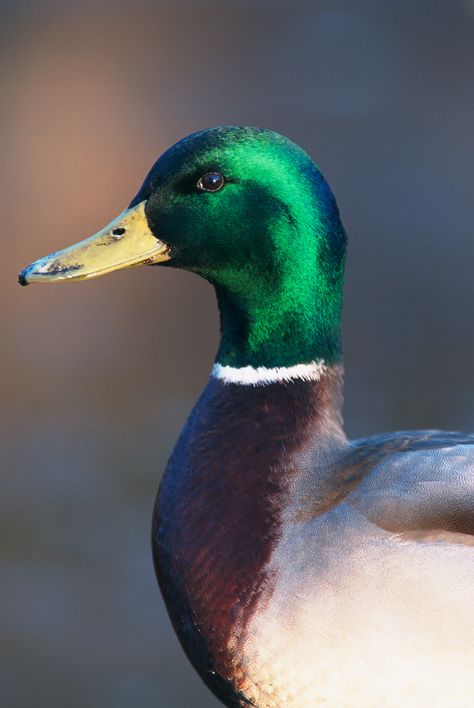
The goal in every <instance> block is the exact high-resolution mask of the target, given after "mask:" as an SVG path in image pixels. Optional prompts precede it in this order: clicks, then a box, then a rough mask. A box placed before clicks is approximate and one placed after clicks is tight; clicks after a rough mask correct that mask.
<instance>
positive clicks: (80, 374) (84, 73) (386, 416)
mask: <svg viewBox="0 0 474 708" xmlns="http://www.w3.org/2000/svg"><path fill="white" fill-rule="evenodd" d="M0 7H1V10H2V14H3V18H2V23H1V34H2V50H1V52H2V54H1V64H0V65H1V67H2V77H1V82H2V84H1V97H2V100H1V107H2V110H1V117H2V124H3V130H2V134H1V154H2V160H1V164H2V168H3V169H2V174H1V180H2V181H1V194H2V197H3V199H2V225H1V230H0V233H1V261H0V268H1V277H0V289H1V290H0V296H1V311H0V312H1V314H0V317H1V322H0V325H1V333H2V347H1V368H0V371H1V379H0V387H1V401H2V406H1V420H0V426H1V427H0V435H1V448H0V450H1V457H2V463H1V490H0V544H1V547H0V578H1V581H0V705H1V706H2V708H63V707H64V706H66V705H67V706H68V708H86V707H90V706H94V707H95V706H101V707H103V708H109V707H110V708H131V707H132V706H133V707H139V708H156V707H158V708H162V707H163V708H165V707H166V708H183V707H185V706H186V707H187V706H191V707H193V708H194V707H196V708H200V707H205V706H214V705H217V703H216V701H214V700H213V699H212V698H211V697H210V696H209V694H208V692H207V690H206V689H205V688H204V687H203V686H201V684H200V681H199V679H198V678H197V677H196V676H195V675H194V673H193V671H192V670H191V668H190V667H189V666H188V663H187V662H186V660H185V659H184V657H183V655H182V653H181V650H180V648H179V646H178V644H177V641H176V639H175V637H174V635H173V632H172V630H171V628H170V626H169V624H168V620H167V617H166V614H165V611H164V609H163V605H162V602H161V598H160V596H159V593H158V590H157V587H156V584H155V579H154V576H153V570H152V563H151V552H150V548H149V529H150V518H151V511H152V504H153V499H154V495H155V492H156V489H157V485H158V481H159V477H160V475H161V473H162V470H163V467H164V465H165V462H166V459H167V456H168V455H169V452H170V450H171V447H172V445H173V442H174V440H175V439H176V436H177V434H178V431H179V429H180V427H181V425H182V423H183V421H184V420H185V418H186V415H187V413H188V411H189V410H190V407H191V406H192V404H193V401H194V400H195V398H196V396H197V394H198V392H199V390H200V388H201V387H202V385H203V384H204V382H205V380H206V377H207V375H208V372H209V368H210V365H211V362H212V357H213V353H214V351H215V348H216V345H217V318H216V308H215V306H214V300H213V293H212V292H211V290H210V288H209V287H208V286H207V285H206V283H204V282H201V281H200V280H199V279H198V278H196V277H194V276H191V275H190V274H186V273H179V272H173V271H170V270H168V271H164V270H159V269H152V268H150V269H142V270H136V271H130V272H120V273H116V274H113V275H111V276H109V277H108V278H105V279H99V280H97V281H93V282H90V283H88V284H73V285H70V286H63V285H56V286H50V287H41V286H31V287H29V288H27V289H20V288H19V287H18V286H17V285H16V283H15V281H16V273H17V271H18V270H19V268H20V267H22V266H24V265H26V264H27V263H29V262H30V261H31V260H34V259H36V258H38V257H39V256H42V255H44V254H45V253H47V252H49V251H51V250H54V249H56V248H59V247H62V246H65V245H68V244H69V243H73V242H74V241H77V240H79V239H81V238H83V237H85V236H87V235H89V234H90V233H92V232H94V231H96V230H97V229H98V228H99V227H101V226H103V225H104V224H105V223H106V222H108V221H109V220H110V219H111V218H112V217H113V216H115V215H116V214H117V213H118V212H119V211H121V210H122V209H123V208H124V207H125V206H126V205H127V204H128V202H129V200H130V199H131V198H132V197H133V196H134V194H135V192H136V190H137V189H138V187H139V185H140V183H141V180H142V178H143V177H144V175H145V173H146V172H147V170H148V168H149V167H150V166H151V164H152V163H153V161H154V160H155V158H156V157H158V156H159V154H160V153H161V152H162V151H163V150H164V149H165V148H166V147H168V146H169V145H170V144H172V143H173V142H175V141H176V140H177V139H179V138H180V137H182V136H184V135H186V134H188V133H190V132H193V131H195V130H198V129H200V128H204V127H207V126H210V125H217V124H250V125H259V126H265V127H268V128H272V129H274V130H278V131H280V132H282V133H285V134H287V135H288V136H289V137H291V138H292V139H293V140H295V141H296V142H298V143H300V144H302V145H303V146H304V147H305V148H306V149H307V150H308V151H309V152H310V153H311V154H312V155H313V156H314V157H315V159H316V160H317V162H318V163H319V164H320V166H321V167H322V169H323V170H324V172H325V173H326V175H327V177H328V179H329V181H330V183H331V184H332V186H333V189H334V191H335V193H336V196H337V198H338V201H339V205H340V208H341V211H342V215H343V219H344V223H345V225H346V228H347V231H348V234H349V238H350V255H349V261H348V274H347V281H346V301H345V302H346V304H345V324H344V340H345V352H346V369H347V386H346V399H347V405H346V407H345V417H346V422H347V429H348V431H349V433H350V434H351V435H353V436H356V435H361V434H366V433H371V432H378V431H383V430H389V429H396V428H404V427H443V428H449V429H466V430H469V429H470V430H473V429H474V403H473V391H474V366H473V358H474V327H473V316H472V312H473V304H474V284H473V277H472V271H473V255H474V248H473V230H472V223H473V206H472V205H473V196H472V185H473V184H474V179H473V177H474V176H473V171H474V170H473V160H472V133H471V130H472V124H473V101H472V99H473V96H472V67H473V61H474V43H473V24H474V5H473V4H471V3H470V2H468V1H467V0H466V1H464V2H461V0H444V1H442V0H438V1H436V0H399V1H398V2H392V1H391V0H390V1H389V0H361V1H360V2H358V3H354V2H353V1H352V0H345V1H344V0H327V1H319V2H309V1H304V0H292V1H291V2H289V0H287V1H286V2H283V1H278V0H272V2H265V1H264V0H260V1H259V2H255V1H253V2H251V1H250V0H240V1H239V0H233V1H231V0H227V1H226V0H221V2H215V1H212V0H200V1H199V2H191V1H190V0H174V1H172V0H164V1H162V2H156V1H155V2H151V0H150V1H149V2H147V1H146V0H135V1H134V2H133V3H132V2H129V3H127V2H115V3H114V2H110V3H109V2H92V0H90V1H89V0H86V1H85V2H82V3H78V2H75V3H72V2H70V1H65V2H61V3H59V2H57V3H53V2H50V3H48V2H27V1H20V2H19V1H18V0H17V1H16V2H13V0H12V1H11V2H3V3H1V5H0Z"/></svg>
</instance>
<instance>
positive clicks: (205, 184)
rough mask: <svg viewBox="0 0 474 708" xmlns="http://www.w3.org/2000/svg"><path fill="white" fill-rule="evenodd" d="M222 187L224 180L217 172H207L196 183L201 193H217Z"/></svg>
mask: <svg viewBox="0 0 474 708" xmlns="http://www.w3.org/2000/svg"><path fill="white" fill-rule="evenodd" d="M223 186H224V178H223V176H222V175H221V174H220V173H219V172H208V173H207V174H205V175H203V176H202V177H201V178H200V179H199V180H198V183H197V188H198V189H200V190H201V191H203V192H218V191H219V189H222V187H223Z"/></svg>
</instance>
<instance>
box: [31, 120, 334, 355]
mask: <svg viewBox="0 0 474 708" xmlns="http://www.w3.org/2000/svg"><path fill="white" fill-rule="evenodd" d="M345 245H346V238H345V233H344V230H343V227H342V225H341V221H340V218H339V212H338V209H337V206H336V202H335V200H334V197H333V195H332V193H331V190H330V188H329V186H328V184H327V182H326V181H325V179H324V177H323V176H322V174H321V172H320V171H319V170H318V168H317V167H316V165H315V164H314V162H313V161H312V160H311V158H310V157H309V156H308V155H307V154H306V153H305V152H304V151H303V150H302V149H301V148H299V147H298V146H297V145H295V144H294V143H292V142H291V141H290V140H288V139H287V138H284V137H283V136H281V135H278V134H277V133H274V132H272V131H268V130H260V129H257V128H240V127H220V128H212V129H209V130H205V131H202V132H199V133H195V134H193V135H191V136H189V137H187V138H185V139H183V140H181V141H180V142H178V143H176V145H174V146H173V147H172V148H170V149H169V150H168V151H167V152H165V153H164V154H163V155H162V157H160V158H159V160H158V161H157V162H156V163H155V164H154V165H153V167H152V169H151V170H150V172H149V174H148V176H147V177H146V179H145V181H144V183H143V185H142V187H141V188H140V190H139V192H138V194H137V195H136V197H135V198H134V199H133V200H132V202H131V203H130V206H129V207H128V208H127V209H126V210H125V211H124V212H123V213H122V214H120V216H119V217H117V218H116V219H115V220H114V221H112V222H111V223H110V224H109V225H108V226H106V227H105V228H104V229H102V230H101V231H99V232H98V233H97V234H95V235H94V236H91V237H90V238H88V239H86V240H84V241H81V242H80V243H78V244H76V245H74V246H70V247H69V248H65V249H64V250H61V251H56V252H55V253H52V254H50V255H48V256H46V257H44V258H41V259H39V260H37V261H35V262H34V263H32V264H31V265H29V266H28V267H27V268H25V269H24V270H22V271H21V273H20V275H19V282H20V283H21V284H22V285H28V284H29V283H33V282H63V281H72V280H85V279H89V278H93V277H96V276H99V275H103V274H105V273H109V272H111V271H114V270H118V269H121V268H130V267H136V266H139V265H153V266H155V265H162V266H167V267H176V268H183V269H186V270H189V271H193V272H195V273H198V274H200V275H201V276H203V277H204V278H206V279H207V280H208V281H210V282H211V283H212V284H213V285H214V286H215V288H216V292H217V297H218V303H219V309H220V314H221V330H222V338H221V344H220V349H219V352H218V356H217V360H218V362H219V363H221V364H222V365H230V366H236V367H244V366H253V367H258V366H265V367H279V366H291V365H294V364H298V363H304V362H309V361H314V360H315V359H318V360H324V362H326V363H335V362H337V361H338V360H339V359H340V349H341V347H340V313H341V305H342V280H343V269H344V256H345Z"/></svg>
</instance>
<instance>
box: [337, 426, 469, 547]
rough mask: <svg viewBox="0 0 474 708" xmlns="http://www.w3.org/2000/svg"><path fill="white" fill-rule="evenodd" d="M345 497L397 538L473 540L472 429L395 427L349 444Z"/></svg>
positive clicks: (348, 502)
mask: <svg viewBox="0 0 474 708" xmlns="http://www.w3.org/2000/svg"><path fill="white" fill-rule="evenodd" d="M344 467H345V468H349V469H356V470H357V471H358V474H357V475H355V476H356V478H357V479H358V483H357V484H356V485H354V486H353V488H352V489H351V490H350V492H349V493H348V494H347V496H346V499H345V502H346V503H347V504H349V505H350V506H351V507H353V508H355V509H357V510H358V511H359V512H361V513H362V514H363V515H364V516H366V517H367V518H368V520H369V521H370V522H372V523H374V524H376V525H377V526H379V527H380V528H381V529H383V530H385V531H389V532H393V533H395V534H400V535H401V537H402V538H406V539H413V540H419V541H426V542H451V543H465V544H467V545H474V435H472V434H465V433H458V432H443V431H438V430H428V431H400V432H396V433H391V434H387V435H377V436H374V437H370V438H365V439H362V440H357V441H355V442H354V443H352V444H351V446H350V448H349V451H348V454H347V458H346V460H345V462H344Z"/></svg>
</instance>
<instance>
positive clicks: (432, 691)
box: [20, 127, 474, 708]
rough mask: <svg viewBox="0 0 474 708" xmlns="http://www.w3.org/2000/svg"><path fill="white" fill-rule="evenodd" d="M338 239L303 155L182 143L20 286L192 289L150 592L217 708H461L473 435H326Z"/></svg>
mask: <svg viewBox="0 0 474 708" xmlns="http://www.w3.org/2000/svg"><path fill="white" fill-rule="evenodd" d="M345 249H346V237H345V233H344V229H343V227H342V225H341V221H340V218H339V213H338V209H337V206H336V202H335V200H334V197H333V195H332V193H331V191H330V189H329V187H328V185H327V183H326V181H325V180H324V178H323V176H322V175H321V173H320V171H319V170H318V168H317V167H316V166H315V164H314V163H313V161H312V160H311V158H310V157H309V156H308V155H307V154H306V153H305V152H303V150H301V149H300V148H299V147H297V146H296V145H294V144H293V143H292V142H290V141H289V140H287V139H286V138H284V137H282V136H280V135H277V134H275V133H273V132H270V131H267V130H258V129H255V128H235V127H226V128H215V129H211V130H206V131H203V132H200V133H196V134H194V135H191V136H190V137H188V138H186V139H184V140H182V141H180V142H179V143H177V144H176V145H175V146H174V147H172V148H171V149H170V150H168V151H167V152H166V153H165V154H164V155H163V156H162V157H161V158H160V159H159V160H158V161H157V162H156V163H155V165H154V166H153V168H152V169H151V171H150V173H149V175H148V176H147V178H146V180H145V182H144V184H143V186H142V187H141V189H140V191H139V192H138V194H137V196H136V197H135V198H134V199H133V201H132V202H131V204H130V206H129V207H128V209H126V210H125V211H124V212H123V214H121V215H120V216H119V217H118V218H117V219H116V220H115V221H113V222H112V223H111V224H109V225H108V226H107V227H106V228H105V229H103V230H102V231H100V232H99V233H98V234H96V235H95V236H92V237H91V238H89V239H87V240H85V241H82V242H81V243H79V244H77V245H76V246H72V247H70V248H66V249H65V250H63V251H58V252H56V253H53V254H51V255H50V256H46V257H45V258H42V259H40V260H38V261H36V262H35V263H33V264H32V265H30V266H28V267H27V268H25V269H24V270H23V271H22V272H21V273H20V282H21V283H22V284H23V285H26V284H28V283H31V282H53V281H61V280H78V279H83V278H91V277H94V276H96V275H101V274H103V273H107V272H109V271H113V270H117V269H119V268H124V267H131V266H137V265H141V264H152V265H155V264H158V263H159V264H160V265H164V266H170V267H174V268H185V269H187V270H191V271H194V272H196V273H199V274H200V275H202V276H203V277H205V278H206V279H207V280H209V282H211V283H212V284H213V285H214V287H215V289H216V293H217V299H218V303H219V310H220V317H221V335H222V336H221V342H220V347H219V350H218V353H217V358H216V363H215V364H214V367H213V369H212V373H211V377H210V379H209V382H208V384H207V386H206V388H205V389H204V392H203V393H202V395H201V397H200V399H199V401H198V403H197V404H196V406H195V408H194V410H193V412H192V413H191V416H190V418H189V420H188V422H187V424H186V426H185V428H184V430H183V432H182V434H181V436H180V438H179V441H178V443H177V445H176V447H175V449H174V452H173V454H172V456H171V459H170V462H169V464H168V467H167V469H166V472H165V475H164V477H163V480H162V482H161V487H160V491H159V493H158V498H157V502H156V508H155V514H154V521H153V553H154V559H155V565H156V571H157V575H158V580H159V582H160V585H161V589H162V592H163V595H164V598H165V601H166V604H167V607H168V611H169V614H170V617H171V620H172V622H173V624H174V627H175V629H176V632H177V633H178V636H179V638H180V640H181V643H182V645H183V647H184V649H185V651H186V653H187V655H188V657H189V659H190V660H191V662H192V663H193V665H194V666H195V668H196V669H197V671H198V672H199V673H200V675H201V677H202V678H203V679H204V681H205V682H206V684H207V685H208V686H209V688H210V689H211V690H212V691H213V692H214V693H215V694H216V696H218V697H219V698H220V699H221V701H222V702H223V703H225V704H226V705H228V706H246V705H247V706H248V705H251V706H258V707H259V708H269V707H270V706H272V707H275V706H280V707H283V706H284V707H285V708H290V707H291V708H314V706H333V707H335V708H341V707H342V706H351V707H355V708H369V707H370V708H375V707H376V708H379V707H380V706H397V707H400V706H403V707H404V708H406V707H413V706H417V707H423V708H424V707H425V706H430V708H436V707H438V708H462V707H467V706H472V705H473V703H474V671H473V669H472V664H473V661H474V612H473V609H472V603H473V599H474V590H473V589H474V435H461V434H458V433H442V432H433V431H428V432H398V433H392V434H389V435H380V436H377V437H372V438H367V439H365V440H357V441H355V442H349V441H348V440H347V438H346V436H345V434H344V432H343V429H342V421H341V386H342V363H341V362H342V357H341V340H340V316H341V303H342V282H343V267H344V255H345Z"/></svg>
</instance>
